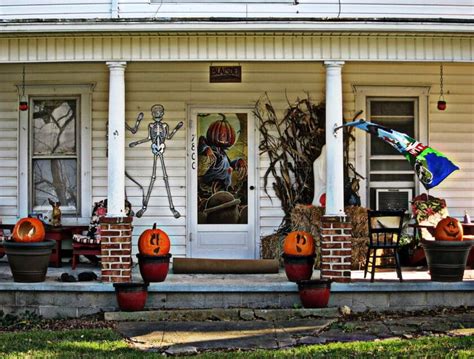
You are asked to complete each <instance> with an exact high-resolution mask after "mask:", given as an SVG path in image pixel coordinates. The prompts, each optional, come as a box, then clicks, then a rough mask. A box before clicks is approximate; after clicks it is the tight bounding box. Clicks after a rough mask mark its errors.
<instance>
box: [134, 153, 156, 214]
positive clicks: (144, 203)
mask: <svg viewBox="0 0 474 359" xmlns="http://www.w3.org/2000/svg"><path fill="white" fill-rule="evenodd" d="M156 157H157V155H155V156H153V174H152V175H151V179H150V185H149V186H148V192H147V193H146V197H144V196H143V197H142V209H140V210H139V211H138V212H137V217H138V218H140V217H141V216H143V213H145V211H146V209H147V207H148V201H149V200H150V195H151V191H153V186H154V185H155V180H156ZM160 158H161V156H160Z"/></svg>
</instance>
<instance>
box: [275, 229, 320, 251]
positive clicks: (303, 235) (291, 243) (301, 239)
mask: <svg viewBox="0 0 474 359" xmlns="http://www.w3.org/2000/svg"><path fill="white" fill-rule="evenodd" d="M314 250H315V248H314V238H313V236H312V235H311V233H308V232H304V231H294V232H290V233H288V235H287V236H286V238H285V242H284V244H283V252H284V253H285V254H290V255H294V256H311V255H313V254H314Z"/></svg>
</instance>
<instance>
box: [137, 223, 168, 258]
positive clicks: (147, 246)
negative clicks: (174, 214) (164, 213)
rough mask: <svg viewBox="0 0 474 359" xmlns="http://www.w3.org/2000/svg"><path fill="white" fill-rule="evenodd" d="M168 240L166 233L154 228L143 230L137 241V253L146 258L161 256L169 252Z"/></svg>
mask: <svg viewBox="0 0 474 359" xmlns="http://www.w3.org/2000/svg"><path fill="white" fill-rule="evenodd" d="M170 245H171V243H170V239H169V237H168V235H167V234H166V232H164V231H162V230H161V229H159V228H156V223H154V224H153V228H152V229H147V230H145V231H144V232H143V233H142V234H141V235H140V238H139V239H138V251H139V252H140V253H141V254H144V255H147V256H161V255H165V254H168V253H169V252H170Z"/></svg>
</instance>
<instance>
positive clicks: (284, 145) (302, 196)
mask: <svg viewBox="0 0 474 359" xmlns="http://www.w3.org/2000/svg"><path fill="white" fill-rule="evenodd" d="M254 113H255V116H256V117H257V119H258V120H259V130H260V134H261V140H260V145H259V149H260V154H261V155H264V154H266V155H267V157H268V159H269V160H270V163H269V166H268V168H267V170H266V171H265V174H264V176H263V180H264V185H263V188H264V191H265V193H266V194H267V196H268V197H269V198H270V199H271V197H270V195H269V194H268V191H267V185H268V181H269V177H270V176H272V177H273V181H274V182H272V188H273V190H274V192H275V195H276V196H277V197H278V198H279V199H280V201H281V208H282V209H283V212H284V213H285V216H284V218H283V220H282V223H281V225H280V232H283V233H286V232H289V231H290V230H291V220H290V217H291V211H292V210H293V208H294V207H295V206H296V205H297V204H300V203H302V204H309V203H311V202H312V201H313V195H314V188H313V186H314V182H313V181H314V177H313V162H314V160H315V159H316V158H318V157H319V155H320V154H321V149H322V147H323V146H324V144H325V141H326V140H325V125H326V120H325V109H324V107H323V106H321V105H315V104H313V103H311V100H310V98H309V96H308V97H307V98H305V99H301V100H300V99H297V100H296V102H295V103H293V104H289V107H288V109H287V110H286V112H285V114H284V116H283V118H282V119H278V117H277V114H276V111H275V109H274V107H273V105H272V103H271V102H270V99H269V98H268V96H267V94H265V96H263V97H262V98H261V99H260V100H259V101H257V103H256V105H255V108H254Z"/></svg>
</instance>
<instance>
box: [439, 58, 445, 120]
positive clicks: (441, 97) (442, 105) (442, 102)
mask: <svg viewBox="0 0 474 359" xmlns="http://www.w3.org/2000/svg"><path fill="white" fill-rule="evenodd" d="M439 87H440V91H439V99H438V105H437V107H438V110H440V111H444V110H446V100H445V99H444V84H443V64H441V65H440V67H439Z"/></svg>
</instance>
